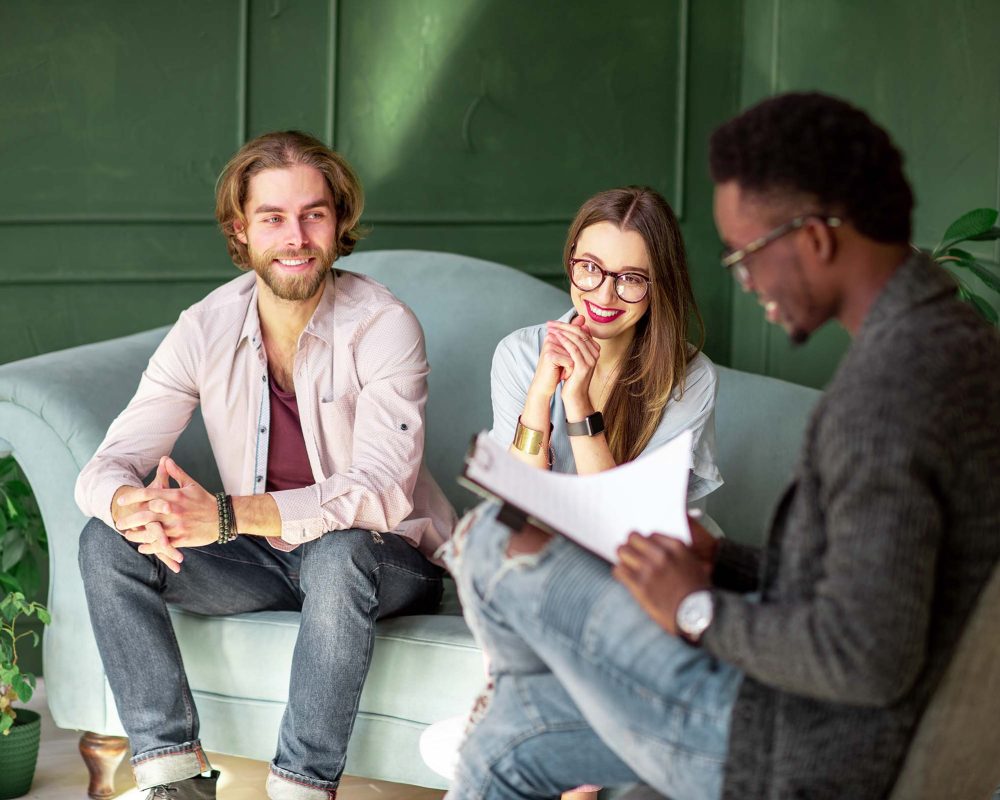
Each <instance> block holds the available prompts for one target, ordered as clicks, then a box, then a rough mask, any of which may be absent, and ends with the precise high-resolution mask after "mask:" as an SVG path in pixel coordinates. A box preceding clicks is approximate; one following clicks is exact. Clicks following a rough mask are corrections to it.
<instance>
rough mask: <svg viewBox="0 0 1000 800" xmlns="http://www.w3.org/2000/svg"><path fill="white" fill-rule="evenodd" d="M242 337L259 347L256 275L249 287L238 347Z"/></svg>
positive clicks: (260, 340) (260, 343) (261, 341)
mask: <svg viewBox="0 0 1000 800" xmlns="http://www.w3.org/2000/svg"><path fill="white" fill-rule="evenodd" d="M244 339H249V340H250V342H251V344H253V346H254V347H255V348H258V349H259V348H260V347H261V345H262V344H263V340H262V338H261V334H260V316H259V315H258V314H257V277H256V275H255V276H254V281H253V286H252V287H251V288H250V295H249V301H248V303H247V313H246V316H245V317H244V318H243V329H242V330H241V331H240V338H239V339H238V340H237V342H236V346H237V347H239V346H240V345H241V344H243V340H244Z"/></svg>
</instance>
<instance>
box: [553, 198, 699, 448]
mask: <svg viewBox="0 0 1000 800" xmlns="http://www.w3.org/2000/svg"><path fill="white" fill-rule="evenodd" d="M598 222H611V223H613V224H615V225H617V226H618V228H619V230H622V231H635V232H636V233H638V234H639V235H640V236H641V237H642V239H643V241H644V242H645V244H646V250H647V252H648V254H649V260H650V265H651V271H650V276H649V277H650V279H651V281H652V282H651V283H650V285H649V310H648V311H647V312H646V314H645V315H644V316H643V317H642V319H640V320H639V322H638V323H637V324H636V330H635V336H634V337H633V339H632V343H631V344H630V345H629V348H628V351H627V352H626V353H625V355H624V356H622V360H621V362H620V363H619V364H618V367H617V371H616V374H615V376H614V382H613V384H612V388H611V392H610V394H609V395H608V399H607V401H606V402H605V404H604V411H603V414H604V420H605V426H606V436H607V438H608V447H609V448H610V450H611V455H612V457H613V458H614V460H615V463H616V464H623V463H625V462H626V461H631V460H633V459H635V458H636V457H638V456H639V454H640V453H642V451H643V449H644V448H645V447H646V445H647V444H649V440H650V439H651V438H652V437H653V434H654V433H655V432H656V428H657V426H658V425H659V424H660V419H661V418H662V416H663V410H664V408H666V405H667V402H668V401H669V400H670V398H671V396H672V395H673V393H674V392H675V391H677V392H678V394H682V393H683V391H684V375H685V372H686V371H687V365H688V363H690V361H691V360H692V359H693V358H694V357H695V356H696V355H697V354H698V353H699V352H700V351H701V348H702V345H703V344H704V341H705V324H704V321H703V320H702V318H701V314H700V313H699V311H698V306H697V304H696V303H695V299H694V292H693V291H692V290H691V279H690V276H689V275H688V267H687V257H686V255H685V252H684V240H683V238H682V237H681V231H680V226H679V225H678V224H677V217H675V216H674V212H673V210H672V209H671V208H670V205H669V204H668V203H667V201H666V200H664V199H663V197H662V195H660V194H659V193H658V192H657V191H655V190H654V189H650V188H649V187H646V186H627V187H625V188H622V189H611V190H609V191H606V192H601V193H599V194H596V195H594V196H593V197H591V198H590V199H589V200H587V202H585V203H584V204H583V206H582V207H581V208H580V210H579V211H578V212H577V215H576V218H575V219H574V220H573V223H572V225H570V228H569V233H568V234H567V236H566V247H565V248H564V250H563V265H564V266H565V268H566V274H567V276H568V275H569V269H570V267H569V260H570V258H572V257H573V252H574V250H575V248H576V242H577V240H578V239H579V237H580V234H581V232H582V231H583V229H584V228H586V227H588V226H590V225H594V224H596V223H598ZM689 320H690V321H692V322H694V324H695V326H696V327H697V329H698V341H697V343H696V344H692V343H689V342H688V323H689Z"/></svg>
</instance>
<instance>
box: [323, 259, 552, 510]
mask: <svg viewBox="0 0 1000 800" xmlns="http://www.w3.org/2000/svg"><path fill="white" fill-rule="evenodd" d="M338 265H339V266H340V267H342V268H343V269H347V270H352V271H353V272H360V273H362V274H364V275H369V276H371V277H372V278H374V279H375V280H377V281H378V282H379V283H383V284H385V285H386V286H387V287H389V289H390V290H391V291H392V293H393V294H395V295H396V296H397V297H398V298H399V299H400V300H402V301H403V302H404V303H406V304H407V305H408V306H409V307H410V308H411V309H412V310H413V313H414V314H416V315H417V319H419V320H420V324H421V325H422V326H423V329H424V338H425V339H426V343H427V359H428V361H429V362H430V365H431V374H430V377H429V378H428V384H429V389H428V391H429V397H428V401H427V447H426V451H425V460H426V464H427V467H428V469H430V471H431V474H432V475H433V476H434V477H435V479H436V480H437V482H438V484H440V486H441V488H442V489H443V490H444V493H445V494H446V495H447V496H448V499H449V500H451V502H452V504H453V505H454V506H455V509H456V510H457V511H458V512H459V513H461V512H462V511H463V510H464V509H466V508H469V507H471V505H473V504H474V503H475V496H474V495H473V494H472V493H471V492H469V491H467V490H466V489H463V488H462V487H460V486H459V485H458V484H457V483H456V481H455V479H456V477H457V476H458V475H459V473H460V472H461V470H462V465H463V461H464V458H465V453H466V451H467V450H468V449H469V444H470V442H471V441H472V437H473V435H475V434H476V433H478V432H479V431H481V430H483V429H484V428H489V427H491V426H492V424H493V407H492V405H491V403H490V366H491V364H492V361H493V351H494V350H495V349H496V346H497V343H498V342H499V341H500V340H501V339H502V338H503V337H504V336H506V335H507V334H508V333H510V332H511V331H513V330H516V329H517V328H523V327H525V326H527V325H536V324H538V323H540V322H544V321H545V320H548V319H555V318H556V317H558V316H559V315H561V314H563V313H565V312H566V311H568V310H569V308H570V306H571V301H570V299H569V295H568V294H567V293H566V292H564V291H562V290H560V289H557V288H555V287H553V286H550V285H549V284H547V283H544V282H542V281H540V280H538V279H537V278H534V277H532V276H530V275H527V274H525V273H523V272H519V271H518V270H515V269H512V268H511V267H506V266H503V265H502V264H496V263H493V262H490V261H482V260H480V259H478V258H470V257H468V256H461V255H456V254H453V253H435V252H428V251H423V250H381V251H373V252H367V253H355V254H354V255H351V256H348V257H347V258H345V259H344V260H343V261H341V262H338Z"/></svg>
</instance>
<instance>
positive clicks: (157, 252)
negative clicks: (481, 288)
mask: <svg viewBox="0 0 1000 800" xmlns="http://www.w3.org/2000/svg"><path fill="white" fill-rule="evenodd" d="M998 35H1000V3H997V2H996V0H955V2H949V3H941V2H937V0H907V1H906V2H904V0H880V2H879V3H871V2H862V0H838V2H829V0H664V1H663V2H656V3H652V2H648V0H620V2H618V3H615V4H613V5H609V4H607V3H606V2H604V0H572V1H571V0H565V2H551V3H538V2H535V1H534V0H213V2H211V3H205V2H200V0H199V1H196V0H188V1H187V2H168V3H164V2H153V1H152V0H148V1H143V2H125V1H124V0H91V2H87V3H79V2H74V1H73V0H53V2H46V3H43V2H40V0H26V1H25V2H0V186H2V187H3V191H0V362H4V361H9V360H12V359H15V358H22V357H25V356H29V355H33V354H36V353H39V352H44V351H47V350H52V349H58V348H62V347H68V346H71V345H74V344H79V343H82V342H87V341H93V340H97V339H101V338H106V337H108V336H113V335H117V334H123V333H128V332H132V331H137V330H142V329H145V328H148V327H152V326H155V325H160V324H163V323H166V322H170V321H172V320H173V319H175V318H176V315H177V313H178V312H179V311H180V310H181V309H182V308H183V307H184V306H186V305H188V304H189V303H191V302H193V301H194V300H196V299H198V298H199V297H201V296H202V295H204V294H205V293H206V292H207V291H208V290H209V289H211V288H212V287H213V286H215V285H217V284H218V283H220V282H222V281H224V280H226V279H228V278H229V277H232V276H233V275H235V271H234V268H233V267H232V266H231V265H230V264H229V263H228V259H227V257H226V253H225V247H224V246H223V242H222V239H221V237H220V235H219V234H218V233H217V231H216V230H215V226H214V220H213V218H212V191H213V185H214V181H215V177H216V175H217V174H218V171H219V169H220V168H221V166H222V165H223V164H224V163H225V161H226V159H227V158H228V157H229V156H230V155H231V154H232V152H233V151H234V150H235V149H236V148H237V147H238V146H239V144H240V143H242V142H243V141H245V140H246V139H247V138H248V137H250V136H253V135H256V134H258V133H261V132H263V131H267V130H272V129H275V128H287V127H299V128H303V129H306V130H310V131H312V132H315V133H316V134H318V135H319V136H320V137H321V138H324V139H326V140H327V141H330V142H332V143H334V144H335V146H336V147H338V148H339V149H340V150H342V151H343V152H344V153H345V154H346V155H347V156H348V158H349V159H351V161H352V162H353V163H354V164H355V166H356V167H357V169H358V171H359V173H360V174H361V177H362V179H363V181H364V182H365V184H366V189H367V192H368V209H367V213H366V216H365V221H366V222H367V223H368V224H369V225H370V226H371V227H372V235H371V237H370V238H369V239H368V240H367V241H365V242H364V243H363V245H362V247H363V248H369V249H371V248H402V247H416V248H424V249H440V250H449V251H454V252H461V253H468V254H470V255H475V256H479V257H482V258H487V259H492V260H496V261H500V262H503V263H508V264H511V265H513V266H516V267H518V268H520V269H524V270H526V271H529V272H531V273H532V274H535V275H538V276H540V277H542V278H544V279H546V280H550V281H553V282H558V281H561V280H562V278H561V268H560V265H559V253H560V251H561V247H562V238H563V234H564V231H565V228H566V225H567V223H568V222H569V220H570V218H571V216H572V214H573V211H574V210H575V208H576V207H577V205H578V204H579V202H580V201H582V200H583V199H584V198H585V197H586V196H587V195H589V194H590V193H592V192H594V191H596V190H598V189H601V188H606V187H609V186H612V185H616V184H623V183H628V182H644V183H650V184H652V185H654V186H656V187H657V188H658V189H660V190H661V191H662V192H663V193H664V194H665V195H666V196H667V198H668V199H670V200H671V202H672V203H674V205H675V207H676V208H677V210H678V212H679V213H680V215H681V217H682V227H683V229H684V233H685V237H686V240H687V244H688V249H689V253H690V256H691V264H692V271H693V274H694V282H695V289H696V293H697V295H698V299H699V302H700V304H701V307H702V311H703V313H704V316H705V319H706V322H707V324H708V343H707V349H708V352H709V354H710V355H712V356H713V357H714V358H715V359H716V360H717V361H719V362H720V363H733V364H735V365H736V366H739V367H742V368H745V369H751V370H754V371H759V372H765V373H769V374H774V375H778V376H780V377H784V378H787V379H790V380H795V381H799V382H803V383H809V384H812V385H822V384H823V383H824V382H825V380H826V379H827V378H828V376H829V374H830V371H831V369H832V368H833V365H834V364H835V363H836V361H837V359H838V358H839V356H840V354H841V352H842V351H843V349H844V347H845V345H846V343H847V337H846V336H845V335H844V334H843V333H842V332H840V331H839V330H836V329H835V328H834V327H831V328H829V329H828V330H826V331H824V332H822V333H821V334H820V335H818V336H816V337H815V338H814V340H813V341H811V342H810V343H809V344H808V345H807V346H805V347H803V348H799V349H796V350H793V349H791V348H790V347H789V346H788V344H787V342H786V341H785V339H784V334H783V333H781V332H780V331H779V330H777V329H773V328H771V327H769V326H768V325H767V324H766V323H764V322H763V319H762V315H761V313H760V309H759V308H757V306H756V303H755V302H754V301H753V299H752V298H749V297H745V296H743V295H741V294H740V293H739V292H735V293H734V292H733V289H732V287H731V286H730V285H729V282H728V279H727V278H726V277H725V276H724V275H723V274H722V270H721V269H719V268H718V262H717V254H718V250H719V244H718V239H717V237H716V234H715V231H714V227H713V225H712V221H711V213H710V212H711V186H710V184H709V182H708V180H707V176H706V166H705V163H706V155H705V151H706V140H707V136H708V133H709V132H710V131H711V129H712V128H713V127H714V126H715V125H716V124H718V123H719V122H721V121H722V120H723V119H725V118H726V117H728V116H730V115H731V114H732V113H734V112H735V111H736V110H737V109H738V108H740V107H741V106H746V105H749V104H750V103H752V102H754V101H756V100H757V99H759V98H761V97H764V96H766V95H768V94H770V93H772V92H775V91H782V90H786V89H795V88H817V89H822V90H826V91H831V92H834V93H837V94H841V95H843V96H846V97H848V98H850V99H852V100H854V101H855V102H857V103H859V104H861V105H862V106H864V107H865V108H867V109H868V110H869V111H871V113H872V114H873V115H874V116H875V117H876V118H877V119H879V120H880V121H882V122H883V123H884V124H886V125H887V126H888V127H889V129H890V130H891V132H892V133H893V135H894V136H895V137H896V139H897V141H898V142H899V143H900V144H901V146H902V147H903V148H904V150H905V152H906V154H907V159H908V165H909V171H910V175H911V177H912V179H913V181H914V184H915V186H916V189H917V194H918V200H919V206H918V210H917V241H918V243H920V244H931V243H933V241H934V240H936V238H937V236H938V235H939V234H940V232H941V230H942V229H943V227H944V225H945V224H946V223H947V222H948V221H950V219H951V218H953V217H954V216H957V214H958V213H960V212H961V211H963V210H965V209H967V208H971V207H974V206H977V205H996V204H997V203H998V202H1000V198H998V186H1000V152H998V148H1000V141H998V140H1000V48H997V47H996V46H995V41H996V40H997V38H998ZM986 252H988V251H986Z"/></svg>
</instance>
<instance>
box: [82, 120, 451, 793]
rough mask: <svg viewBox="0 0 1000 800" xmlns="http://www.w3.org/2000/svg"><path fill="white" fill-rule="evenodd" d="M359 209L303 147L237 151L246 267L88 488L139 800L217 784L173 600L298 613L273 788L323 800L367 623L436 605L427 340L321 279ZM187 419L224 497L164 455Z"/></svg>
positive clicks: (353, 229)
mask: <svg viewBox="0 0 1000 800" xmlns="http://www.w3.org/2000/svg"><path fill="white" fill-rule="evenodd" d="M362 207H363V195H362V191H361V186H360V184H359V182H358V180H357V178H356V177H355V175H354V173H353V171H352V170H351V168H350V166H349V165H348V164H347V163H346V162H345V161H344V159H343V158H342V157H340V156H339V155H338V154H337V153H335V152H333V151H332V150H330V149H329V148H328V147H326V146H325V145H324V144H323V143H322V142H320V141H318V140H316V139H314V138H312V137H311V136H307V135H305V134H302V133H299V132H297V131H288V132H281V133H270V134H266V135H264V136H261V137H259V138H257V139H254V140H253V141H251V142H249V143H248V144H246V145H245V146H244V147H243V148H242V149H241V150H240V151H239V152H238V153H237V154H236V155H235V156H234V157H233V158H232V160H231V161H230V162H229V164H228V165H227V166H226V167H225V169H224V170H223V172H222V176H221V177H220V179H219V182H218V185H217V190H216V217H217V219H218V221H219V225H220V227H221V228H222V232H223V234H224V235H225V236H226V239H227V243H228V247H229V253H230V255H231V257H232V259H233V262H234V263H235V264H236V265H237V266H238V267H239V268H241V269H243V270H246V274H244V275H241V276H240V277H238V278H236V279H234V280H232V281H230V282H229V283H227V284H225V285H224V286H221V287H219V288H218V289H216V290H215V291H213V292H212V293H211V294H209V295H208V296H207V297H206V298H205V299H203V300H202V301H200V302H198V303H196V304H195V305H193V306H191V307H190V308H189V309H187V310H186V311H184V312H183V313H182V314H181V316H180V318H179V319H178V321H177V323H176V324H175V325H174V326H173V328H172V329H171V330H170V332H169V333H168V334H167V335H166V338H165V339H164V340H163V342H162V344H161V345H160V346H159V348H158V349H157V350H156V352H155V353H154V354H153V357H152V358H151V359H150V362H149V366H148V367H147V369H146V371H145V373H144V374H143V376H142V379H141V381H140V383H139V388H138V390H137V391H136V394H135V396H134V397H133V398H132V400H131V402H130V403H129V405H128V407H127V408H126V409H125V410H124V411H123V412H122V413H121V415H119V417H118V418H117V419H116V420H115V421H114V422H113V423H112V425H111V428H110V429H109V431H108V434H107V436H106V438H105V440H104V442H103V443H102V444H101V446H100V447H99V448H98V450H97V453H96V454H95V455H94V457H93V458H92V459H91V461H90V462H89V463H88V464H87V465H86V466H85V467H84V468H83V471H82V472H81V473H80V477H79V480H78V482H77V486H76V500H77V503H78V505H79V506H80V508H81V509H82V510H83V512H84V513H85V514H87V515H89V516H92V517H93V519H91V521H90V522H89V523H88V524H87V526H86V528H85V529H84V531H83V533H82V535H81V541H80V567H81V570H82V573H83V580H84V584H85V587H86V592H87V602H88V604H89V607H90V615H91V620H92V622H93V626H94V631H95V634H96V637H97V642H98V645H99V647H100V651H101V656H102V658H103V660H104V666H105V670H106V672H107V675H108V680H109V682H110V685H111V689H112V691H113V693H114V696H115V701H116V704H117V706H118V712H119V716H120V717H121V720H122V724H123V725H124V727H125V730H126V732H127V733H128V736H129V741H130V747H131V751H132V762H131V763H132V768H133V771H134V773H135V777H136V781H137V783H138V785H139V787H140V788H141V789H143V790H148V791H149V794H148V795H147V797H148V798H153V797H160V796H168V795H169V797H171V798H172V800H184V798H199V799H200V798H213V797H215V784H216V780H217V777H218V772H215V771H212V770H211V767H210V765H209V763H208V759H207V758H206V756H205V753H204V751H203V749H202V746H201V743H200V741H199V738H198V714H197V710H196V709H195V706H194V701H193V699H192V696H191V690H190V688H189V686H188V683H187V679H186V677H185V674H184V667H183V664H182V662H181V656H180V653H179V652H178V649H177V645H176V641H175V639H174V634H173V628H172V625H171V622H170V617H169V614H168V611H167V604H168V603H169V604H172V605H175V606H178V607H181V608H183V609H186V610H189V611H192V612H195V613H199V614H211V615H222V614H238V613H242V612H246V611H259V610H265V609H270V610H289V609H291V610H300V611H301V612H302V622H301V627H300V630H299V635H298V639H297V641H296V645H295V651H294V654H293V658H292V671H291V681H290V686H289V693H288V706H287V708H286V711H285V714H284V717H283V719H282V722H281V728H280V731H279V735H278V744H277V752H276V754H275V756H274V760H273V762H272V764H271V768H270V772H269V775H268V779H267V793H268V796H269V797H271V798H275V800H321V799H323V800H327V799H328V798H333V797H335V796H336V789H337V785H338V783H339V780H340V777H341V773H342V772H343V769H344V761H345V758H346V753H347V743H348V739H349V738H350V734H351V729H352V727H353V725H354V718H355V715H356V713H357V708H358V699H359V696H360V694H361V689H362V686H363V684H364V680H365V676H366V674H367V669H368V664H369V662H370V659H371V652H372V645H373V640H374V636H373V627H374V624H375V620H376V619H378V618H381V617H384V616H388V615H395V614H402V613H426V612H427V611H430V610H432V609H434V608H435V607H436V606H437V604H438V602H439V600H440V596H441V589H442V584H441V575H442V573H441V570H440V569H439V568H438V567H437V566H435V565H434V564H433V563H431V562H430V561H429V560H428V559H427V557H426V556H427V555H429V554H431V553H433V552H434V550H436V549H437V547H438V546H439V545H440V544H441V543H442V541H443V540H444V538H445V537H447V536H448V534H449V533H450V530H451V526H452V522H453V517H454V515H453V512H452V510H451V507H450V506H449V505H448V502H447V500H446V499H445V498H444V495H443V494H442V493H441V491H440V489H439V488H438V487H437V486H436V485H434V483H433V481H432V480H431V478H430V477H429V474H427V473H426V471H423V470H422V469H421V462H422V457H423V444H424V414H423V412H424V405H425V403H426V399H427V383H426V377H427V372H428V366H427V361H426V356H425V352H424V340H423V333H422V331H421V329H420V325H419V323H418V322H417V320H416V318H415V317H414V315H413V313H412V312H411V311H410V310H409V309H408V308H407V307H406V306H404V305H403V304H402V303H401V302H400V301H399V300H397V299H396V298H395V297H394V296H393V295H392V294H390V292H389V291H388V290H387V289H386V288H385V287H383V286H381V285H380V284H378V283H376V282H375V281H372V280H370V279H369V278H366V277H363V276H361V275H356V274H352V273H349V272H344V271H339V270H334V269H333V264H334V261H335V260H336V259H337V258H338V257H339V256H343V255H346V254H348V253H350V252H351V251H352V250H353V248H354V245H355V244H356V242H357V241H358V239H359V238H360V236H361V231H360V228H359V225H358V221H359V219H360V217H361V211H362ZM197 405H200V407H201V411H202V415H203V417H204V420H205V427H206V429H207V431H208V437H209V440H210V443H211V446H212V452H213V455H214V457H215V461H216V464H217V465H218V469H219V475H220V477H221V479H222V485H223V487H224V490H223V491H221V492H218V493H217V494H214V495H213V494H212V493H210V492H209V491H207V490H206V489H204V488H203V487H202V486H200V485H199V484H198V483H197V482H195V481H194V480H193V479H192V478H191V477H190V476H189V475H188V474H187V473H186V472H185V471H184V469H183V467H182V466H181V465H179V464H177V463H176V462H175V461H173V460H172V459H171V458H170V452H171V449H172V448H173V445H174V442H175V441H176V439H177V437H178V436H179V435H180V433H181V432H182V431H183V430H184V428H185V427H186V426H187V424H188V422H189V421H190V419H191V415H192V413H193V412H194V409H195V406H197ZM154 470H155V477H154V478H153V480H152V481H151V483H150V484H149V485H148V486H145V487H144V486H143V478H144V476H147V475H149V474H151V473H153V471H154ZM171 481H173V482H175V483H176V487H174V488H171ZM414 498H417V501H416V502H415V501H414Z"/></svg>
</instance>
